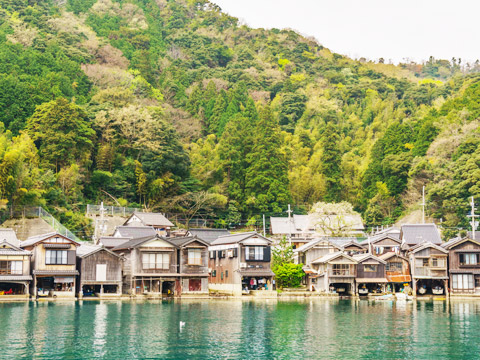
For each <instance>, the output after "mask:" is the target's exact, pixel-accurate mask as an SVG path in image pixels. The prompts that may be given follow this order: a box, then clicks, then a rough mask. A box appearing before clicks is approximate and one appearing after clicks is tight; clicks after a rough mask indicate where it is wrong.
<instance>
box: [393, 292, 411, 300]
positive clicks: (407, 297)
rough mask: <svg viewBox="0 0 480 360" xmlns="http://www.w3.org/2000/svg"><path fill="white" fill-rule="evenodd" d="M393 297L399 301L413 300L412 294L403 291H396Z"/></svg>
mask: <svg viewBox="0 0 480 360" xmlns="http://www.w3.org/2000/svg"><path fill="white" fill-rule="evenodd" d="M395 298H396V299H397V300H401V301H407V300H413V296H411V295H407V294H405V293H396V294H395Z"/></svg>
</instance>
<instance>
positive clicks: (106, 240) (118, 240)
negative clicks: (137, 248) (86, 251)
mask: <svg viewBox="0 0 480 360" xmlns="http://www.w3.org/2000/svg"><path fill="white" fill-rule="evenodd" d="M130 240H132V238H129V237H114V236H101V237H100V238H99V239H98V245H100V246H103V247H104V248H106V249H110V250H111V249H113V248H114V247H117V246H118V245H121V244H124V243H126V242H127V241H130Z"/></svg>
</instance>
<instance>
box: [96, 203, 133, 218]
mask: <svg viewBox="0 0 480 360" xmlns="http://www.w3.org/2000/svg"><path fill="white" fill-rule="evenodd" d="M101 207H102V206H101V205H90V204H88V205H87V215H100V209H101ZM140 211H142V209H138V208H131V207H119V206H105V205H104V206H103V214H104V215H111V216H123V217H127V216H130V215H132V214H133V213H134V212H140Z"/></svg>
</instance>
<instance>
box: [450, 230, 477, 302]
mask: <svg viewBox="0 0 480 360" xmlns="http://www.w3.org/2000/svg"><path fill="white" fill-rule="evenodd" d="M442 248H444V249H446V250H448V252H449V260H448V273H449V277H450V294H451V295H453V296H454V295H467V294H480V239H478V240H472V239H471V238H470V237H468V236H467V237H464V238H455V239H452V240H450V241H448V242H446V243H444V244H442Z"/></svg>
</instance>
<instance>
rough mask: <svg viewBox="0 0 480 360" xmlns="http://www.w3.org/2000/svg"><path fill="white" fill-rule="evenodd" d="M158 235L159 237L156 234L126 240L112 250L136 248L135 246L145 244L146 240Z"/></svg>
mask: <svg viewBox="0 0 480 360" xmlns="http://www.w3.org/2000/svg"><path fill="white" fill-rule="evenodd" d="M156 237H157V235H156V234H155V236H146V237H143V238H138V239H132V240H129V241H126V242H124V243H121V244H120V245H118V246H116V247H114V248H113V249H112V251H117V250H124V249H130V248H134V247H137V246H139V245H141V244H143V243H144V242H146V241H149V240H153V239H155V238H156Z"/></svg>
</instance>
